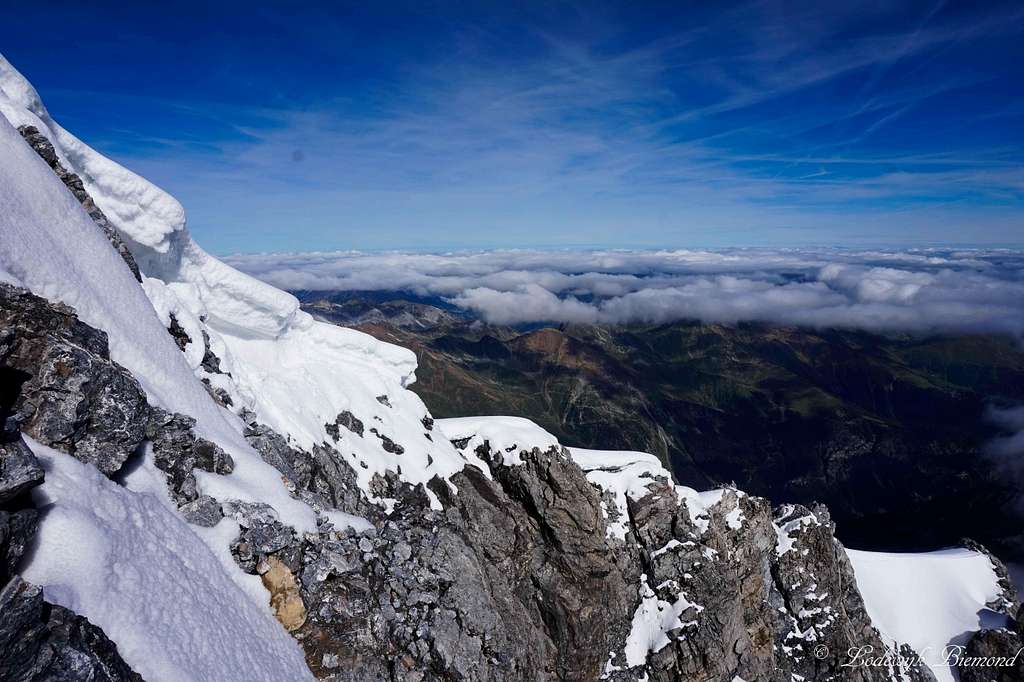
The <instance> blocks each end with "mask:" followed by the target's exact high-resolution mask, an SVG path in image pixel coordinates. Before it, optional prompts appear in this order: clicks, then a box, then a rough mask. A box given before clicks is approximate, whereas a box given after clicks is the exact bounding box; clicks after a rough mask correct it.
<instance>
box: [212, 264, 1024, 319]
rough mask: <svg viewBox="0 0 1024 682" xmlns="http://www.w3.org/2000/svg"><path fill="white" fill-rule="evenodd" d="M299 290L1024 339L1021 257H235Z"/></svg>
mask: <svg viewBox="0 0 1024 682" xmlns="http://www.w3.org/2000/svg"><path fill="white" fill-rule="evenodd" d="M225 260H226V261H227V262H229V263H230V264H231V265H234V266H235V267H237V268H239V269H241V270H243V271H245V272H248V273H250V274H252V275H254V276H256V277H258V278H260V279H262V280H265V281H267V282H269V283H271V284H274V285H275V286H278V287H281V288H284V289H290V290H319V291H336V290H337V291H365V290H373V291H410V292H413V293H415V294H417V295H420V296H439V297H442V298H444V299H445V300H447V301H449V302H450V303H452V304H454V305H456V306H458V307H459V308H462V309H464V310H467V311H470V312H472V313H474V314H476V315H478V316H479V317H481V318H482V319H484V320H486V321H487V322H490V323H494V324H519V323H531V322H552V323H557V322H569V323H601V324H621V323H664V322H670V321H674V320H691V319H692V320H701V321H704V322H719V323H735V322H738V321H763V322H774V323H779V324H786V325H802V326H810V327H844V328H857V329H866V330H870V331H908V332H931V331H947V332H997V333H1008V334H1011V335H1013V336H1015V337H1018V338H1024V251H1017V250H1009V249H961V250H954V249H904V250H887V249H877V250H849V249H727V250H679V249H677V250H650V251H633V250H576V251H547V250H494V251H473V252H451V253H433V254H427V253H401V252H384V253H380V252H374V253H368V252H356V251H343V252H315V253H273V254H240V255H234V256H229V257H227V258H225Z"/></svg>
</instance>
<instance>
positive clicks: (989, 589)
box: [846, 548, 1006, 682]
mask: <svg viewBox="0 0 1024 682" xmlns="http://www.w3.org/2000/svg"><path fill="white" fill-rule="evenodd" d="M846 553H847V556H849V557H850V562H851V563H852V564H853V569H854V572H855V574H856V576H857V587H858V588H859V589H860V593H861V596H862V597H863V598H864V605H865V607H866V608H867V612H868V616H870V617H871V621H872V622H873V623H874V624H875V627H876V628H878V631H879V633H880V634H881V635H882V640H883V641H885V642H887V643H888V642H894V641H895V642H900V643H901V644H902V643H906V644H909V645H910V646H911V647H912V648H913V649H914V651H916V652H918V654H919V655H920V656H921V657H922V659H923V660H924V662H925V663H926V664H927V665H928V666H929V667H930V668H931V669H932V672H933V673H934V674H935V677H936V679H937V680H939V682H951V681H952V680H955V679H958V678H957V677H956V671H955V670H953V669H951V668H950V667H948V666H946V665H944V660H945V658H946V655H945V654H946V653H947V652H952V653H955V650H947V647H950V646H956V645H961V646H962V645H964V644H966V643H967V640H968V639H969V636H970V633H972V632H974V631H976V630H978V629H979V628H982V627H985V628H993V627H1003V626H1004V625H1005V624H1006V617H1005V616H1003V615H1001V614H998V613H995V612H993V611H991V610H990V609H988V608H987V607H986V606H985V604H987V603H990V602H992V601H994V600H996V599H997V598H998V597H999V596H1000V595H1001V592H1002V590H1001V588H1000V587H999V583H998V577H997V576H996V573H995V571H994V570H993V568H992V562H991V561H990V560H989V558H988V557H987V556H985V555H984V554H982V553H980V552H974V551H971V550H969V549H963V548H956V549H946V550H941V551H937V552H926V553H917V554H892V553H886V552H861V551H857V550H847V552H846Z"/></svg>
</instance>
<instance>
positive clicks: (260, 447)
mask: <svg viewBox="0 0 1024 682" xmlns="http://www.w3.org/2000/svg"><path fill="white" fill-rule="evenodd" d="M356 421H358V420H356ZM361 426H362V425H361V423H360V427H361ZM335 428H337V427H336V426H335ZM244 435H245V439H246V440H247V441H248V442H249V444H250V445H252V447H253V448H254V449H255V450H256V451H257V452H259V453H260V456H261V457H262V458H263V460H264V461H265V462H266V463H267V464H270V465H271V466H272V467H274V468H275V469H277V470H278V471H280V472H281V474H282V475H284V477H285V479H286V480H287V481H288V482H289V483H290V484H291V486H292V487H293V488H294V489H296V490H298V491H306V492H308V493H309V494H311V495H312V496H313V498H314V499H312V500H308V501H309V502H311V506H313V507H314V508H316V507H319V508H320V509H330V508H333V509H338V510H341V511H344V512H348V513H350V514H356V515H359V516H367V515H370V516H373V515H376V514H379V513H380V512H379V510H378V509H377V508H376V507H373V506H372V505H371V504H369V503H368V502H367V500H366V499H365V498H364V496H363V494H362V491H360V489H359V486H358V485H357V484H356V475H355V472H354V471H353V470H352V467H351V466H350V465H349V464H348V462H346V461H345V459H344V458H343V457H342V455H341V453H340V452H339V451H338V450H336V449H335V448H332V447H330V446H328V445H327V444H326V443H325V444H323V445H315V446H314V447H313V449H312V451H306V450H303V449H301V448H297V447H292V446H291V445H289V444H288V441H287V440H286V439H285V438H284V437H283V436H281V435H280V434H279V433H277V432H276V431H274V430H273V429H271V428H270V427H269V426H266V425H264V424H260V423H258V422H256V420H255V416H254V415H250V419H249V421H248V423H247V424H246V429H245V434H244ZM300 496H302V495H301V493H300Z"/></svg>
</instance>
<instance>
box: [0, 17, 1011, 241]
mask: <svg viewBox="0 0 1024 682" xmlns="http://www.w3.org/2000/svg"><path fill="white" fill-rule="evenodd" d="M210 4H211V5H215V6H206V3H202V4H200V3H196V4H191V3H188V2H183V3H175V4H174V7H173V8H170V7H163V6H157V5H155V4H153V3H132V4H128V3H125V4H124V5H121V4H120V3H117V4H115V3H104V2H95V3H88V6H85V4H84V3H63V2H47V3H33V4H26V5H22V6H19V8H18V12H17V13H16V20H9V21H5V22H3V23H2V24H0V51H2V52H3V53H4V54H5V56H6V57H7V58H8V59H10V61H11V62H12V63H13V64H14V65H15V66H16V67H17V68H18V69H19V70H21V71H22V73H24V74H25V75H26V77H28V78H29V80H31V81H32V82H33V84H34V85H35V86H36V88H37V89H38V90H39V92H40V94H41V95H42V97H43V99H44V101H45V102H46V103H47V106H48V108H49V109H50V111H51V113H52V114H53V115H54V117H55V118H57V119H58V120H59V121H61V122H62V124H64V125H65V127H67V128H69V129H70V130H71V131H73V132H74V133H75V134H76V135H78V136H79V137H81V138H82V139H83V140H85V141H86V142H88V143H90V144H91V145H93V146H95V147H96V148H97V149H99V150H100V151H101V152H103V153H105V154H107V155H109V156H111V157H112V158H114V159H116V160H117V161H119V162H121V163H123V164H125V165H126V166H128V167H130V168H132V169H133V170H136V171H137V172H139V173H141V174H142V175H144V176H146V177H147V178H149V179H151V180H153V181H154V182H156V183H157V184H159V185H161V186H162V187H164V188H165V189H167V190H168V191H170V192H171V193H172V194H174V195H175V196H177V197H178V198H179V199H180V200H181V201H182V202H183V203H184V204H185V207H186V209H187V210H188V213H189V225H190V227H191V229H192V231H193V233H194V234H195V235H196V237H197V239H198V240H199V242H200V243H201V244H203V245H204V246H205V247H206V248H208V249H209V250H211V251H213V252H215V253H232V252H257V251H280V250H287V251H308V250H316V249H346V248H361V249H389V248H402V249H428V250H435V249H449V248H493V247H509V246H519V247H555V246H557V247H562V246H620V247H632V248H640V247H654V246H658V247H660V246H671V247H721V246H763V245H768V246H777V245H821V244H846V245H864V244H894V245H900V244H905V245H927V244H978V245H982V244H989V245H992V244H1002V245H1009V246H1014V245H1021V244H1022V243H1024V166H1022V163H1021V159H1022V158H1024V87H1022V85H1024V47H1022V45H1024V7H1022V6H1021V5H1020V4H1019V3H1012V2H1011V3H953V2H948V3H943V2H938V3H936V2H928V3H915V2H911V3H887V2H850V3H776V2H741V3H707V4H702V3H681V2H671V3H621V4H617V3H596V2H594V3H578V4H572V3H555V2H545V3H537V4H523V5H520V6H519V7H516V8H510V7H507V6H506V5H507V3H493V4H489V3H474V4H472V6H467V5H466V4H463V3H431V2H415V3H396V2H391V3H339V2H332V3H325V4H323V5H321V6H318V5H316V4H310V3H304V4H302V5H299V4H298V3H292V4H284V3H259V2H246V3H234V2H224V3H210ZM897 5H898V6H897ZM12 16H14V15H12Z"/></svg>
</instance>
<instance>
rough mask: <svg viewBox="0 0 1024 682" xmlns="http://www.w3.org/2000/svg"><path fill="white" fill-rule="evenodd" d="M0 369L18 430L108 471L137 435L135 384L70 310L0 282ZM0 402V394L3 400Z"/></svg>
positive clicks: (103, 339)
mask: <svg viewBox="0 0 1024 682" xmlns="http://www.w3.org/2000/svg"><path fill="white" fill-rule="evenodd" d="M0 372H2V374H3V378H4V389H3V390H4V392H5V393H10V394H13V395H14V396H16V397H14V398H13V399H11V400H10V402H11V404H12V405H13V408H12V409H13V410H14V411H16V412H18V413H19V414H20V416H21V427H22V430H23V431H24V432H25V433H27V434H28V435H30V436H32V437H33V438H35V439H36V440H38V441H40V442H41V443H43V444H45V445H50V446H52V447H55V448H58V449H60V450H63V451H64V452H67V453H68V454H70V455H72V456H73V457H75V458H76V459H79V460H81V461H83V462H88V463H90V464H94V465H95V466H96V468H98V469H99V470H100V471H102V472H103V473H105V474H107V475H110V474H113V473H115V472H116V471H117V470H118V469H120V468H121V465H122V464H123V463H124V461H125V459H127V458H128V456H129V455H131V453H132V452H133V451H134V450H135V448H136V447H138V445H139V443H141V442H142V439H143V437H144V435H145V433H144V431H145V421H146V420H145V415H146V414H147V413H148V405H147V403H146V396H145V393H144V392H143V391H142V388H141V387H140V386H139V383H138V381H136V380H135V378H134V377H132V375H131V374H130V373H129V372H128V371H127V370H126V369H124V368H123V367H121V366H120V365H118V364H116V363H114V362H112V361H111V360H110V355H109V352H108V349H107V336H106V334H104V333H103V332H101V331H99V330H96V329H93V328H92V327H90V326H88V325H86V324H84V323H82V322H80V321H79V320H78V317H77V316H76V315H75V313H74V311H73V310H71V308H69V307H67V306H65V305H62V304H60V303H51V302H49V301H46V300H45V299H42V298H40V297H38V296H35V295H33V294H31V293H29V292H27V291H25V290H24V289H19V288H16V287H12V286H10V285H8V284H3V283H0ZM5 399H6V398H5Z"/></svg>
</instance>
